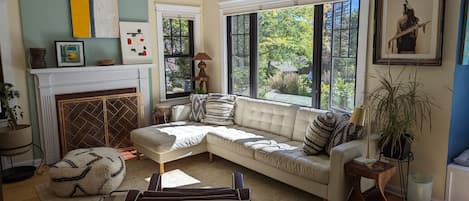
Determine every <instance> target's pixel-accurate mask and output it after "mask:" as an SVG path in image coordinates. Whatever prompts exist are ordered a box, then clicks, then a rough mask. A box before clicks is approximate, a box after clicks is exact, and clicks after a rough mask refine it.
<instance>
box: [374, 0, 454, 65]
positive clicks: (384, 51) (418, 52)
mask: <svg viewBox="0 0 469 201" xmlns="http://www.w3.org/2000/svg"><path fill="white" fill-rule="evenodd" d="M444 3H445V2H444V0H376V1H375V23H374V25H375V33H374V41H373V42H374V43H373V47H374V48H373V51H374V52H373V63H374V64H385V65H417V66H419V65H427V66H440V65H441V59H442V58H441V57H442V53H441V51H442V42H443V20H444V19H443V16H444Z"/></svg>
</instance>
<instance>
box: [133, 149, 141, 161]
mask: <svg viewBox="0 0 469 201" xmlns="http://www.w3.org/2000/svg"><path fill="white" fill-rule="evenodd" d="M135 154H137V160H142V156H141V155H142V153H140V152H138V150H135Z"/></svg>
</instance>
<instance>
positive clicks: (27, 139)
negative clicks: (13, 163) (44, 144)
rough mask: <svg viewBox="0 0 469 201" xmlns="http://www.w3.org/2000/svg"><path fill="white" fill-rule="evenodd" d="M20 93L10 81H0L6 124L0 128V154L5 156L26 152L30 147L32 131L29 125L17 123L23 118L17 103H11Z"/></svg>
mask: <svg viewBox="0 0 469 201" xmlns="http://www.w3.org/2000/svg"><path fill="white" fill-rule="evenodd" d="M19 97H20V94H19V92H18V91H17V90H15V89H14V86H13V85H12V84H10V83H0V102H1V107H2V108H1V109H2V111H3V112H4V117H5V118H6V119H7V121H8V126H7V127H3V128H0V154H1V155H5V156H12V155H18V154H21V153H26V152H28V151H29V150H31V148H32V132H31V126H30V125H24V124H18V120H19V118H23V112H22V111H21V107H20V106H19V105H16V104H14V105H11V102H12V100H14V99H16V98H19Z"/></svg>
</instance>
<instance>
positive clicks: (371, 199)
mask: <svg viewBox="0 0 469 201" xmlns="http://www.w3.org/2000/svg"><path fill="white" fill-rule="evenodd" d="M395 173H396V167H395V166H394V165H392V164H389V163H385V162H381V161H378V162H376V163H374V164H373V165H371V166H367V165H363V164H359V163H357V162H355V161H351V162H348V163H347V164H345V174H346V175H348V176H351V177H352V194H351V196H350V198H349V199H348V200H349V201H378V200H382V201H387V200H388V199H387V198H386V195H385V194H384V188H385V187H386V184H387V183H388V182H389V180H391V178H392V177H393V176H394V174H395ZM362 177H365V178H368V179H374V180H375V181H376V187H375V188H372V189H370V190H368V191H366V192H364V193H362V191H361V185H360V181H361V178H362Z"/></svg>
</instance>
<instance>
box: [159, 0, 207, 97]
mask: <svg viewBox="0 0 469 201" xmlns="http://www.w3.org/2000/svg"><path fill="white" fill-rule="evenodd" d="M155 10H156V34H157V35H156V38H157V48H158V68H159V72H160V73H159V74H160V102H167V101H184V100H187V99H188V97H178V98H170V99H168V98H166V83H165V80H166V77H165V76H166V73H165V67H164V54H163V53H164V42H163V17H175V18H178V17H180V18H185V19H191V20H193V22H194V27H193V33H194V54H196V53H197V52H201V51H202V49H203V47H202V43H201V41H202V37H201V27H200V25H201V17H200V10H201V9H200V7H196V6H180V5H171V4H155Z"/></svg>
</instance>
